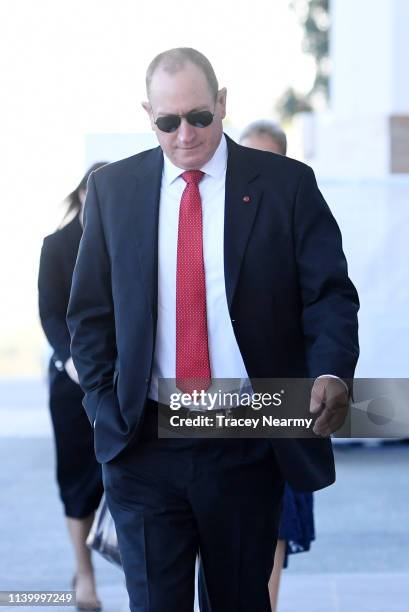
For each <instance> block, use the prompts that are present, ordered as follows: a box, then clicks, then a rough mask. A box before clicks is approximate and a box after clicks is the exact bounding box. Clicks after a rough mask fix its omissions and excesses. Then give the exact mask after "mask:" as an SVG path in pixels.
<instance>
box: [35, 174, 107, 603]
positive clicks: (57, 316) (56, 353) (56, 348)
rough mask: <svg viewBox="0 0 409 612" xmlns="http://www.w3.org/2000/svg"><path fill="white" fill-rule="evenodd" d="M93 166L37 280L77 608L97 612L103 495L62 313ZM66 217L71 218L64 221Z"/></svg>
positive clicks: (50, 242)
mask: <svg viewBox="0 0 409 612" xmlns="http://www.w3.org/2000/svg"><path fill="white" fill-rule="evenodd" d="M104 165H105V162H104V163H102V162H101V163H97V164H94V165H93V166H92V167H91V168H90V169H89V170H88V171H87V172H86V174H85V176H84V177H83V178H82V180H81V182H80V184H79V185H78V187H77V188H76V189H74V191H73V192H72V193H71V194H70V195H69V196H68V197H67V198H66V201H67V203H68V209H67V212H66V215H65V217H64V219H63V223H62V225H61V226H60V228H59V229H58V230H57V231H56V232H54V233H53V234H51V235H50V236H47V237H46V238H45V239H44V243H43V247H42V250H41V257H40V269H39V278H38V290H39V310H40V319H41V324H42V327H43V330H44V332H45V334H46V336H47V339H48V341H49V343H50V345H51V347H52V349H53V355H52V357H51V359H50V364H49V372H48V373H49V378H48V380H49V404H50V412H51V420H52V425H53V430H54V439H55V449H56V475H57V482H58V486H59V490H60V497H61V500H62V502H63V505H64V512H65V516H66V521H67V527H68V532H69V535H70V538H71V541H72V545H73V548H74V554H75V559H76V571H75V574H74V578H73V588H74V589H75V593H76V601H77V608H78V609H79V610H94V611H97V610H100V609H101V603H100V601H99V599H98V597H97V594H96V586H95V576H94V569H93V565H92V561H91V553H90V551H89V549H88V547H87V546H86V543H85V542H86V539H87V536H88V533H89V530H90V528H91V525H92V521H93V518H94V513H95V510H96V508H97V507H98V504H99V501H100V499H101V496H102V492H103V486H102V475H101V466H100V465H99V463H98V462H97V460H96V458H95V453H94V436H93V431H92V427H91V425H90V423H89V421H88V419H87V416H86V413H85V410H84V408H83V406H82V399H83V393H82V391H81V388H80V386H79V384H78V375H77V372H76V370H75V367H74V364H73V361H72V359H71V356H70V335H69V332H68V327H67V324H66V320H65V317H66V312H67V306H68V300H69V296H70V289H71V281H72V274H73V271H74V265H75V261H76V257H77V252H78V247H79V243H80V240H81V235H82V207H83V204H84V201H85V194H86V187H87V181H88V177H89V175H90V174H91V172H93V171H94V170H97V169H98V168H100V167H101V166H104ZM67 217H72V218H71V220H70V221H68V222H67V223H66V224H65V225H64V221H65V220H66V219H67Z"/></svg>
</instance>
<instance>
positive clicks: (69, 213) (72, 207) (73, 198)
mask: <svg viewBox="0 0 409 612" xmlns="http://www.w3.org/2000/svg"><path fill="white" fill-rule="evenodd" d="M107 163H108V162H105V161H104V162H96V163H95V164H92V166H91V167H90V168H88V170H87V171H86V173H85V174H84V176H83V177H82V179H81V180H80V182H79V184H78V185H77V187H76V188H75V189H74V191H72V192H71V193H70V194H69V195H68V196H67V197H66V198H65V199H64V202H65V203H66V204H67V210H66V211H65V215H64V217H63V220H62V222H61V225H64V221H65V219H66V218H67V217H73V216H75V215H77V214H78V213H79V212H80V210H81V200H80V192H81V191H85V190H86V188H87V183H88V179H89V175H90V174H91V172H94V170H98V168H102V166H105V165H106V164H107Z"/></svg>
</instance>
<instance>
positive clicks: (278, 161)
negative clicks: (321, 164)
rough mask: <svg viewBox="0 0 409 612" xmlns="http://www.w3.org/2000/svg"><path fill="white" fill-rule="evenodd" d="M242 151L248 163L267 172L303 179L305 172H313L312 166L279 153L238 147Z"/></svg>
mask: <svg viewBox="0 0 409 612" xmlns="http://www.w3.org/2000/svg"><path fill="white" fill-rule="evenodd" d="M237 146H238V147H240V149H241V154H242V155H245V156H246V157H247V158H248V161H249V162H250V161H251V162H253V163H254V164H255V166H257V167H258V169H259V170H261V171H263V170H265V171H267V172H275V171H276V172H278V173H280V174H283V173H284V175H291V176H292V177H293V179H294V178H296V177H301V176H302V175H303V174H304V173H305V172H311V171H312V169H311V167H310V166H308V165H307V164H305V163H304V162H301V161H299V160H297V159H293V158H291V157H287V156H285V155H279V154H278V153H270V152H269V151H260V150H258V149H250V148H249V147H243V146H242V145H237Z"/></svg>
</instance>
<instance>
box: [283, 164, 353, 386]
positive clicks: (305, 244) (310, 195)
mask: <svg viewBox="0 0 409 612" xmlns="http://www.w3.org/2000/svg"><path fill="white" fill-rule="evenodd" d="M294 232H295V245H296V246H295V249H296V261H297V266H298V278H299V283H300V291H301V296H302V327H303V332H304V337H305V345H306V351H307V363H308V369H309V376H311V377H312V378H316V377H317V376H320V375H322V374H333V375H335V376H339V377H341V378H344V379H346V380H347V381H348V380H349V379H351V378H352V377H353V375H354V371H355V366H356V362H357V359H358V355H359V345H358V318H357V313H358V309H359V300H358V294H357V292H356V289H355V287H354V285H353V284H352V282H351V280H350V279H349V277H348V269H347V262H346V259H345V256H344V253H343V250H342V239H341V233H340V230H339V228H338V225H337V223H336V221H335V219H334V217H333V215H332V213H331V211H330V209H329V207H328V205H327V203H326V202H325V200H324V198H323V196H322V195H321V192H320V191H319V189H318V186H317V183H316V180H315V176H314V173H313V171H312V170H311V168H309V167H307V168H306V170H305V172H304V174H303V175H302V177H301V180H300V183H299V186H298V191H297V196H296V202H295V208H294Z"/></svg>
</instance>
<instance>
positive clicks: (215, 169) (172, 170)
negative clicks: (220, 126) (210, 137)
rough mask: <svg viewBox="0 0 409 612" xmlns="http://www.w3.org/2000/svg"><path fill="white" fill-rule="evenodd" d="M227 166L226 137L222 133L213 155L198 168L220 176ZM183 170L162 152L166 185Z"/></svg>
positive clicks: (206, 172) (211, 174)
mask: <svg viewBox="0 0 409 612" xmlns="http://www.w3.org/2000/svg"><path fill="white" fill-rule="evenodd" d="M226 166H227V142H226V137H225V135H224V134H222V137H221V139H220V142H219V146H218V147H217V149H216V151H215V152H214V155H213V157H212V158H211V159H209V161H208V162H206V163H205V164H204V165H203V166H202V167H201V168H199V170H201V171H202V172H204V173H205V174H207V175H209V176H211V177H213V178H220V177H221V176H222V175H223V174H224V173H225V172H226ZM182 172H183V170H182V169H181V168H178V166H175V165H174V164H173V163H172V162H171V161H170V159H169V158H168V157H166V155H165V154H163V179H164V181H165V184H166V185H167V186H169V185H171V183H173V181H175V180H176V179H177V178H178V177H179V176H180V175H181V174H182Z"/></svg>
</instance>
